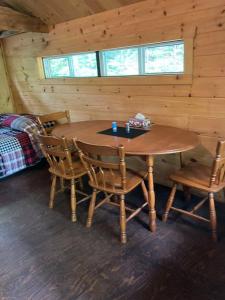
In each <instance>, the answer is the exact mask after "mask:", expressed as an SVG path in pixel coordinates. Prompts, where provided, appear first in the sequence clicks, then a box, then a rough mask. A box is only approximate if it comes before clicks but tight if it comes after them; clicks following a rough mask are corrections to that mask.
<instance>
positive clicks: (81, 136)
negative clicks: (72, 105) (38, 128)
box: [53, 120, 199, 231]
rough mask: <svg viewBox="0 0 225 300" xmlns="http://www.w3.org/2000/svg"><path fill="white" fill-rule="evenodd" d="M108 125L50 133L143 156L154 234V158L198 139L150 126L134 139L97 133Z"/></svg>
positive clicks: (77, 126)
mask: <svg viewBox="0 0 225 300" xmlns="http://www.w3.org/2000/svg"><path fill="white" fill-rule="evenodd" d="M111 125H112V121H104V120H96V121H82V122H75V123H70V124H63V125H58V126H57V127H56V128H54V130H53V134H54V135H56V136H65V137H66V138H68V139H72V138H75V137H76V138H77V139H78V140H82V141H84V142H87V143H93V144H97V145H103V146H118V145H123V146H124V147H125V151H126V154H129V155H140V156H145V157H146V163H147V167H148V198H149V207H150V224H149V226H150V230H151V231H155V230H156V211H155V191H154V180H153V165H154V155H158V154H170V153H179V152H183V151H187V150H191V149H193V148H194V147H196V146H197V145H198V144H199V139H198V136H197V135H196V134H195V133H194V132H191V131H188V130H184V129H179V128H175V127H170V126H163V125H153V126H152V127H151V130H149V131H147V132H146V133H145V134H143V135H141V136H139V137H136V138H134V139H127V138H120V137H113V136H109V135H103V134H99V133H98V131H102V130H105V129H108V128H110V127H111ZM118 126H124V122H118Z"/></svg>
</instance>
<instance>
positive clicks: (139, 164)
mask: <svg viewBox="0 0 225 300" xmlns="http://www.w3.org/2000/svg"><path fill="white" fill-rule="evenodd" d="M126 164H127V172H126V189H125V190H124V189H122V185H121V180H120V178H121V176H120V172H119V171H114V175H113V174H112V173H111V172H110V171H108V170H104V179H103V176H102V174H101V173H98V174H97V180H98V182H99V185H100V186H101V188H102V190H105V191H106V192H109V193H117V194H124V193H125V194H126V193H129V192H130V191H131V190H133V189H134V188H135V187H136V186H138V185H139V184H140V183H141V182H142V180H143V179H144V178H145V177H146V176H147V167H146V164H145V162H144V161H142V160H141V159H140V158H139V157H128V158H126ZM104 181H105V185H104ZM89 184H90V185H91V186H92V187H93V188H97V186H96V185H95V184H94V183H93V182H92V181H89Z"/></svg>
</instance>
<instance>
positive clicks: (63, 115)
mask: <svg viewBox="0 0 225 300" xmlns="http://www.w3.org/2000/svg"><path fill="white" fill-rule="evenodd" d="M62 119H65V120H66V122H67V123H70V122H71V120H70V112H69V111H68V110H66V111H59V112H55V113H50V114H46V115H42V116H38V117H37V121H38V123H39V125H40V127H41V129H42V133H43V134H44V135H48V134H50V133H51V132H52V130H53V128H54V127H55V125H57V124H59V120H62Z"/></svg>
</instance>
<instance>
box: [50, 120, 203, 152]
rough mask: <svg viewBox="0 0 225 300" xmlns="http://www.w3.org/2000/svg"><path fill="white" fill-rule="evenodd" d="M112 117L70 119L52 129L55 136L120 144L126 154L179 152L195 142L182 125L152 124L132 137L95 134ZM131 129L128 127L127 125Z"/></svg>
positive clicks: (123, 124) (109, 126) (108, 126)
mask: <svg viewBox="0 0 225 300" xmlns="http://www.w3.org/2000/svg"><path fill="white" fill-rule="evenodd" d="M111 126H112V121H104V120H95V121H83V122H74V123H71V124H63V125H59V126H57V127H56V128H55V129H54V130H53V134H54V135H56V136H59V137H60V136H65V137H66V138H69V139H72V138H77V139H78V140H81V141H84V142H87V143H91V144H96V145H101V146H116V147H118V146H119V145H123V146H124V147H125V151H126V153H127V154H137V155H154V154H169V153H176V152H182V151H186V150H190V149H193V148H194V147H196V146H197V145H198V144H199V139H198V137H197V135H196V134H195V133H194V132H190V131H187V130H184V129H180V128H175V127H170V126H162V125H153V126H152V127H151V129H150V130H149V131H146V133H145V134H143V135H141V136H139V137H136V138H134V139H127V138H120V137H114V136H109V135H105V134H99V133H98V132H99V131H102V130H104V129H108V128H111ZM118 126H125V123H124V122H118ZM131 130H132V129H131Z"/></svg>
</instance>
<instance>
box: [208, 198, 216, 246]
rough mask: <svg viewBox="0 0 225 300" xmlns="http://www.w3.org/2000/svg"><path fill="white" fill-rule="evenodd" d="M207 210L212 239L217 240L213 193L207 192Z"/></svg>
mask: <svg viewBox="0 0 225 300" xmlns="http://www.w3.org/2000/svg"><path fill="white" fill-rule="evenodd" d="M209 212H210V224H211V230H212V239H213V241H215V242H216V241H217V230H216V228H217V224H216V209H215V201H214V195H213V193H209Z"/></svg>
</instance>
